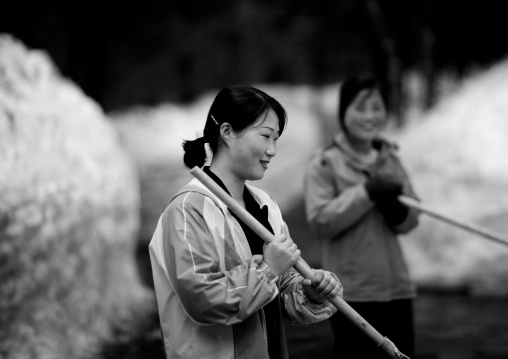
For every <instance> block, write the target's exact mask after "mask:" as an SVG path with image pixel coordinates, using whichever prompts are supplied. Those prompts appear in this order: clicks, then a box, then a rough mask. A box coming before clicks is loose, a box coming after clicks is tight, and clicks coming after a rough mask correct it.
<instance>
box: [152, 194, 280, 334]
mask: <svg viewBox="0 0 508 359" xmlns="http://www.w3.org/2000/svg"><path fill="white" fill-rule="evenodd" d="M206 201H208V206H207V208H206V210H207V211H219V212H220V211H221V210H220V209H219V208H218V207H215V205H214V204H211V205H210V203H212V200H211V199H209V198H207V197H205V196H203V195H201V194H197V193H186V194H183V195H181V196H179V197H178V198H177V199H175V200H174V201H173V202H172V203H171V204H170V206H168V208H167V209H166V211H165V212H164V214H163V217H162V231H163V234H162V236H163V243H164V260H165V262H166V266H167V268H168V272H169V280H170V283H171V285H172V286H173V288H174V289H175V292H176V293H177V295H178V297H179V299H180V301H181V303H182V305H183V307H184V309H185V311H186V313H187V314H188V315H189V317H190V318H191V319H192V320H193V321H195V322H197V323H199V324H226V325H230V324H235V323H238V322H241V321H243V320H244V319H245V318H247V317H248V316H250V315H252V314H253V313H255V312H256V311H257V310H259V309H260V308H261V307H263V306H264V305H265V304H267V303H268V302H270V301H271V300H273V299H274V298H275V296H277V295H278V293H279V292H278V289H277V280H278V277H277V276H276V275H275V274H274V273H273V272H272V270H271V269H270V268H269V267H268V265H266V263H265V262H263V257H262V256H253V257H252V258H251V259H249V260H248V261H241V260H239V261H238V262H239V264H238V265H237V266H235V267H232V268H231V269H230V270H228V271H225V270H221V264H220V263H221V256H222V257H223V256H224V255H223V254H221V246H222V248H223V245H222V244H221V243H218V242H217V241H218V240H217V237H218V236H217V233H215V236H212V233H211V230H210V228H209V226H208V225H207V219H206V218H205V216H206V215H207V214H206V213H204V212H205V208H204V207H205V205H204V204H205V202H206ZM213 207H214V208H213ZM216 215H217V213H216ZM220 216H223V215H222V212H220ZM215 218H220V217H215ZM218 227H220V225H219V226H218ZM214 230H215V231H217V228H215V229H214ZM226 230H227V229H226ZM226 255H227V254H226Z"/></svg>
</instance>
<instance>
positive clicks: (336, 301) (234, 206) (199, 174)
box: [190, 167, 408, 358]
mask: <svg viewBox="0 0 508 359" xmlns="http://www.w3.org/2000/svg"><path fill="white" fill-rule="evenodd" d="M190 172H191V174H192V175H193V176H194V177H196V178H197V179H198V180H199V181H200V182H201V183H202V184H203V185H205V187H206V188H208V189H209V190H210V191H211V192H212V193H213V194H214V195H216V196H217V197H218V198H219V199H220V200H221V201H222V202H224V203H225V204H226V205H227V206H228V208H229V209H230V210H232V211H233V212H234V213H235V214H236V215H237V216H238V217H240V218H241V219H242V221H244V222H245V224H247V225H248V226H249V227H250V228H251V229H252V230H253V231H254V232H256V233H257V234H258V235H259V236H260V237H261V238H262V239H263V240H264V241H265V242H271V241H272V240H273V239H274V235H273V234H272V233H271V232H270V231H268V229H266V228H265V227H264V226H263V225H262V224H261V223H259V222H258V221H257V220H256V219H255V218H254V217H253V216H252V215H251V214H250V213H249V212H247V210H245V208H243V207H242V206H240V205H239V204H238V203H237V202H236V201H235V200H234V199H233V198H232V197H231V196H230V195H229V194H227V193H226V192H225V191H224V190H223V189H222V188H221V187H220V186H219V185H218V184H217V183H216V182H215V181H214V180H212V179H211V178H210V177H209V176H208V175H207V174H206V173H205V172H203V170H201V168H199V167H194V168H193V169H191V171H190ZM294 268H295V269H296V270H297V271H298V273H300V274H301V275H302V277H304V278H306V279H310V280H313V279H314V270H313V269H312V268H311V267H310V266H309V265H308V264H307V263H306V262H305V261H304V260H303V258H301V257H300V258H299V259H298V261H297V262H296V264H295V266H294ZM328 300H329V301H330V303H332V304H333V305H334V306H335V307H336V308H337V309H338V310H339V311H340V312H341V313H342V314H343V315H344V316H345V317H347V318H348V319H349V320H350V321H352V322H353V323H354V324H355V325H356V326H357V327H358V328H360V329H361V330H362V331H363V332H364V333H365V334H366V335H368V336H369V337H370V338H371V339H372V340H373V341H374V342H375V343H376V344H377V346H378V347H380V348H381V349H383V350H384V351H385V352H386V353H388V355H390V356H391V357H392V358H408V357H407V356H406V355H404V354H402V353H401V352H400V351H399V350H398V349H397V347H396V346H395V345H394V344H393V343H392V342H391V341H390V340H389V339H388V338H386V337H383V336H382V335H381V334H380V333H379V332H378V331H377V330H376V329H374V327H372V326H371V325H370V324H369V323H368V322H367V321H366V320H365V319H363V318H362V317H361V316H360V315H359V314H358V313H357V312H356V311H355V310H354V309H353V308H352V307H351V306H350V305H349V304H347V303H346V302H345V301H344V299H342V298H341V297H340V296H333V297H332V296H329V297H328Z"/></svg>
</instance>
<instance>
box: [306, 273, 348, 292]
mask: <svg viewBox="0 0 508 359" xmlns="http://www.w3.org/2000/svg"><path fill="white" fill-rule="evenodd" d="M316 282H317V283H316ZM316 284H317V285H316ZM313 287H314V288H315V289H316V291H317V292H319V293H320V294H321V295H323V296H335V295H340V293H341V292H342V284H340V282H339V281H338V279H336V277H335V278H334V276H333V275H332V273H330V272H327V271H323V270H322V269H319V270H315V275H314V285H313Z"/></svg>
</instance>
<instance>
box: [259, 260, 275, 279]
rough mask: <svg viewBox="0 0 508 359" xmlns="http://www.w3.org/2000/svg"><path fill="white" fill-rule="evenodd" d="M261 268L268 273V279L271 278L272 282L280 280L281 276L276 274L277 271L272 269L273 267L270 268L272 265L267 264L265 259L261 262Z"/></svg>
mask: <svg viewBox="0 0 508 359" xmlns="http://www.w3.org/2000/svg"><path fill="white" fill-rule="evenodd" d="M260 267H261V268H260V270H261V271H262V272H263V273H265V274H266V276H267V277H268V279H269V280H270V282H272V283H275V282H277V281H278V280H279V276H277V275H276V274H275V272H274V271H273V270H272V268H270V266H269V265H268V264H266V262H265V261H262V262H261V265H260Z"/></svg>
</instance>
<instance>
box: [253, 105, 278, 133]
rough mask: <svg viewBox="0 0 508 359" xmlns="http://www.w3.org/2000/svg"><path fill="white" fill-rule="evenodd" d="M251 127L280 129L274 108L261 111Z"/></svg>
mask: <svg viewBox="0 0 508 359" xmlns="http://www.w3.org/2000/svg"><path fill="white" fill-rule="evenodd" d="M251 127H253V128H267V127H268V128H271V129H272V130H275V131H277V132H279V131H280V128H279V118H278V117H277V114H276V113H275V111H274V110H272V109H271V108H270V109H269V110H268V112H265V113H263V114H262V115H261V116H259V117H258V119H257V120H256V121H255V122H254V123H253V124H252V126H251Z"/></svg>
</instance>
